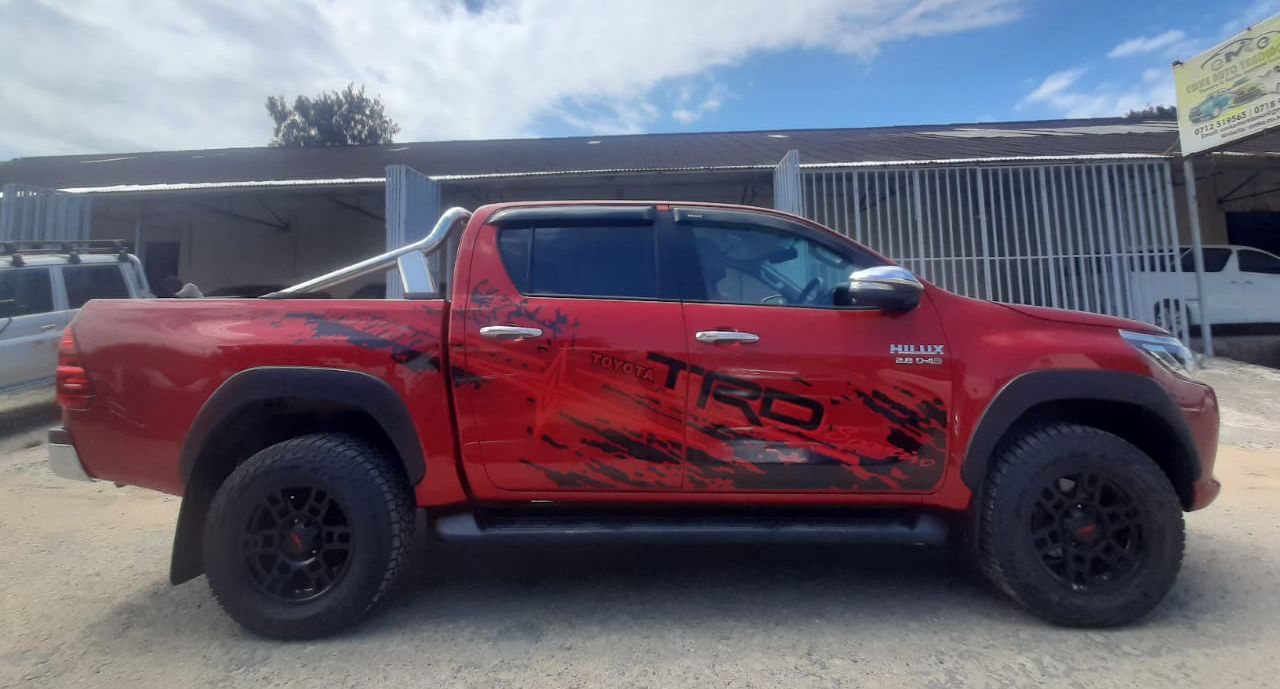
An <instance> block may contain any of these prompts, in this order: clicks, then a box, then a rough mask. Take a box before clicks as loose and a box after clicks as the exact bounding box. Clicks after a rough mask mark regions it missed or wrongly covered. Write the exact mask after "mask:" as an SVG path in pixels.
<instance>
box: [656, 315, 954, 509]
mask: <svg viewBox="0 0 1280 689" xmlns="http://www.w3.org/2000/svg"><path fill="white" fill-rule="evenodd" d="M685 320H686V323H687V325H686V328H687V332H686V335H687V336H688V338H689V341H690V356H689V361H688V366H687V368H682V367H681V364H679V363H673V364H669V365H668V366H667V368H666V369H665V370H664V371H663V374H664V378H665V380H667V381H671V380H673V379H675V380H688V381H689V384H690V385H691V386H692V388H691V389H690V391H689V395H690V398H689V407H688V410H687V418H688V426H689V438H688V450H687V468H686V479H685V485H686V487H687V488H689V489H691V490H706V491H796V490H800V491H849V492H924V491H928V490H930V489H932V488H933V487H934V486H936V485H937V484H938V482H939V481H940V480H941V478H942V472H943V469H944V466H945V457H946V443H947V422H948V414H947V406H948V401H949V400H950V398H951V382H950V381H951V364H950V361H949V359H948V357H947V356H946V349H945V344H944V342H945V341H944V339H943V333H942V329H941V326H940V325H939V323H938V319H937V317H936V315H935V314H934V312H933V310H932V307H931V306H930V305H929V302H928V300H927V299H926V300H925V301H924V302H923V303H922V304H921V305H920V306H919V307H917V308H916V309H915V310H913V311H911V312H909V313H906V314H901V315H887V314H884V313H882V312H878V311H856V310H838V309H809V308H788V307H770V306H745V305H730V304H686V305H685ZM712 330H728V331H738V332H743V333H751V334H753V335H757V336H758V337H759V340H758V341H757V342H754V343H750V344H737V343H733V344H710V343H704V342H699V341H698V340H697V339H696V333H698V332H700V331H712ZM895 352H899V353H895ZM901 352H909V353H907V354H903V353H901Z"/></svg>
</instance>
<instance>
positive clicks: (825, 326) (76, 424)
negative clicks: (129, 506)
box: [63, 202, 1218, 511]
mask: <svg viewBox="0 0 1280 689" xmlns="http://www.w3.org/2000/svg"><path fill="white" fill-rule="evenodd" d="M629 203H630V205H637V204H636V202H629ZM593 204H594V205H600V204H599V203H598V202H593ZM512 205H523V206H528V205H531V204H505V205H502V204H500V205H492V206H486V207H483V208H481V209H479V210H477V211H476V212H475V214H474V216H473V217H472V219H471V220H470V222H469V223H468V224H467V226H466V228H465V229H464V230H463V231H462V235H461V238H460V241H459V249H458V260H457V263H456V266H455V270H454V272H453V280H452V285H451V286H450V287H451V294H450V296H449V299H447V300H444V299H436V300H408V301H357V300H317V299H291V300H165V301H136V300H135V301H95V302H91V303H90V304H89V305H88V306H87V307H86V308H84V309H83V310H82V311H81V312H80V314H79V316H78V317H77V318H76V320H75V322H74V323H73V324H72V325H71V327H70V332H71V334H72V336H73V339H74V349H75V351H74V354H75V357H76V360H77V361H78V362H80V363H81V364H82V365H83V367H84V369H85V371H86V372H87V375H88V378H89V380H90V382H91V387H92V395H93V397H92V399H91V402H90V403H89V404H88V405H87V409H83V410H76V409H65V410H64V412H63V420H64V425H65V426H66V428H67V430H68V432H69V433H70V435H71V437H72V439H73V441H74V444H75V447H76V449H77V451H78V453H79V456H80V459H81V461H82V463H83V465H84V468H85V469H86V470H87V472H88V473H89V474H90V475H92V476H94V477H97V478H102V479H107V480H112V481H118V482H121V483H127V484H133V485H138V486H144V487H148V488H153V489H156V490H160V491H164V492H168V493H173V494H178V495H181V494H183V493H184V491H186V489H187V486H185V485H184V481H183V475H182V473H181V472H180V470H179V456H180V454H181V452H182V450H183V445H184V441H185V440H186V437H187V433H188V429H190V428H191V427H192V425H193V424H194V423H195V422H196V420H197V417H198V415H199V414H200V412H201V410H202V408H204V407H205V405H206V403H207V402H208V401H209V399H210V397H211V396H212V395H213V394H214V392H215V391H216V390H218V389H219V388H220V386H222V385H223V384H224V383H226V381H227V380H228V379H230V378H231V377H232V376H233V375H235V374H237V373H238V372H241V371H246V370H248V369H252V368H255V367H263V366H288V367H320V368H329V369H345V370H351V371H358V372H362V373H367V374H369V375H371V376H374V377H376V378H378V379H380V380H382V381H385V382H386V383H387V384H388V385H390V387H391V388H392V389H393V390H394V392H395V393H396V395H397V396H398V397H399V399H400V400H401V401H402V402H403V404H404V405H405V407H406V408H407V409H408V411H409V414H410V416H411V418H412V423H413V425H414V431H415V433H416V436H417V438H418V439H419V441H420V443H421V445H422V451H423V455H424V459H425V464H426V475H425V478H424V479H423V480H422V481H420V482H419V483H418V484H417V485H416V486H415V494H416V498H417V502H418V504H419V505H420V506H423V507H432V508H447V507H459V506H466V505H469V504H476V503H485V504H494V503H512V504H514V503H525V502H528V501H531V500H555V501H557V502H575V501H578V502H591V503H672V504H674V503H703V504H711V503H724V504H739V505H742V504H760V505H764V504H784V505H803V504H828V505H830V504H854V505H899V506H924V507H930V508H936V509H941V510H954V511H963V510H965V509H967V508H968V507H969V505H970V502H971V499H972V497H973V488H972V487H971V486H970V485H969V484H967V483H966V482H965V480H963V477H962V476H961V468H962V466H963V465H964V464H965V462H966V461H972V459H971V458H969V454H970V453H969V449H970V444H971V440H973V438H974V434H975V429H976V428H977V427H978V425H979V423H980V421H981V420H982V419H983V417H984V414H985V413H987V411H988V410H989V408H990V407H991V405H992V402H993V400H994V399H995V398H996V397H997V396H998V395H999V393H1001V391H1002V390H1004V389H1005V388H1006V386H1008V385H1009V384H1010V383H1011V382H1012V381H1014V380H1015V379H1016V378H1018V377H1019V376H1021V375H1023V374H1025V373H1027V372H1032V371H1040V370H1060V371H1110V372H1123V373H1131V374H1136V375H1138V376H1142V377H1144V378H1148V379H1151V380H1154V381H1155V382H1156V383H1158V384H1159V385H1160V387H1162V388H1163V389H1164V390H1165V391H1166V392H1167V394H1168V395H1169V397H1170V398H1172V399H1173V400H1174V402H1175V403H1176V405H1177V408H1178V410H1180V413H1181V416H1182V423H1184V424H1185V426H1186V428H1187V430H1188V432H1189V434H1190V436H1191V438H1192V439H1193V442H1194V449H1195V454H1196V458H1195V459H1196V461H1197V462H1198V464H1199V469H1200V471H1199V479H1198V480H1197V481H1196V483H1195V485H1194V486H1193V487H1192V489H1191V493H1192V495H1193V498H1192V500H1191V501H1190V503H1189V504H1188V505H1187V507H1188V508H1189V509H1196V508H1200V507H1203V506H1205V505H1207V504H1208V502H1209V501H1211V500H1212V499H1213V497H1214V496H1215V495H1216V493H1217V482H1216V481H1215V480H1214V479H1213V476H1212V468H1213V459H1214V454H1215V449H1216V442H1217V427H1218V423H1217V404H1216V399H1215V397H1214V394H1213V391H1212V390H1211V389H1210V388H1208V387H1207V386H1204V385H1201V384H1199V383H1196V382H1193V381H1190V380H1187V379H1184V378H1182V377H1179V376H1176V375H1174V374H1173V373H1170V372H1169V371H1167V370H1165V369H1164V368H1162V367H1161V366H1159V365H1157V364H1156V363H1155V362H1153V361H1152V360H1151V359H1149V358H1148V357H1146V356H1145V355H1143V354H1142V353H1140V352H1139V351H1137V350H1136V349H1135V348H1134V347H1133V346H1131V345H1130V344H1128V343H1127V342H1125V341H1124V340H1122V339H1121V338H1120V337H1119V336H1118V334H1117V329H1128V330H1133V331H1139V332H1149V333H1158V332H1159V331H1158V329H1156V328H1153V327H1152V326H1148V325H1145V324H1142V323H1137V322H1133V321H1127V320H1124V319H1117V318H1112V317H1108V316H1097V315H1091V314H1083V313H1076V312H1066V311H1058V310H1053V309H1041V308H1033V307H1023V306H1011V305H1003V304H993V303H989V302H983V301H978V300H974V299H969V298H965V297H961V296H958V295H955V294H951V293H949V292H946V291H945V290H942V289H939V288H937V287H934V286H932V285H926V287H925V292H924V295H923V297H922V300H921V303H920V305H919V306H918V307H916V308H915V309H912V310H911V311H908V312H906V313H887V312H882V311H868V310H849V309H837V308H796V307H776V306H742V305H727V304H714V303H692V302H682V301H679V300H667V301H663V300H610V299H583V298H557V297H533V296H528V297H527V296H523V295H521V294H520V293H519V291H517V289H516V287H515V285H514V284H513V282H512V280H511V278H510V277H509V276H508V274H507V271H506V269H505V267H504V264H503V261H502V258H501V256H500V255H499V250H498V246H497V240H496V237H497V228H495V227H494V226H493V225H491V224H489V223H488V219H489V218H490V217H491V216H492V215H493V213H495V212H497V211H499V210H501V209H503V208H507V207H510V206H512ZM558 205H571V204H558ZM671 205H672V206H673V207H674V206H684V207H689V206H691V205H699V206H703V205H705V204H671ZM750 210H752V211H753V212H759V213H763V214H769V215H782V214H778V213H775V212H773V211H766V210H761V209H750ZM657 212H658V213H667V212H669V211H668V208H667V207H666V206H659V207H658V209H657ZM783 217H786V218H788V219H790V220H792V221H795V222H802V223H805V224H808V225H810V226H813V227H817V226H815V225H812V223H808V221H802V220H799V219H796V218H792V217H791V216H783ZM823 231H824V232H828V233H830V231H829V230H825V229H823ZM830 234H831V236H832V237H836V238H837V241H840V242H848V240H847V239H844V238H843V237H838V235H835V234H834V233H830ZM487 325H521V326H535V327H539V328H541V329H543V330H544V331H545V332H546V333H547V335H548V336H547V337H544V338H540V339H537V340H528V341H519V342H503V341H494V340H488V339H484V338H481V337H480V336H479V331H480V328H482V327H484V326H487ZM700 330H743V331H748V332H752V333H756V334H759V335H760V336H761V340H760V342H759V343H756V344H753V345H750V346H744V345H736V344H730V345H724V344H715V345H713V344H704V343H702V342H698V341H696V340H695V339H694V338H693V336H692V335H693V333H695V332H697V331H700ZM903 345H906V346H908V347H918V348H919V349H918V351H919V352H921V353H924V355H925V356H926V357H928V358H932V356H931V355H930V354H929V352H930V351H931V349H930V348H940V349H941V350H942V352H943V353H942V354H941V356H938V357H937V358H938V359H940V360H941V361H940V362H932V363H931V364H930V365H914V366H906V365H898V364H897V363H896V357H895V356H894V355H893V351H894V347H895V346H898V347H900V346H903ZM899 351H903V350H899ZM907 351H911V352H912V354H911V356H914V352H915V351H917V350H907ZM934 364H936V365H934ZM282 394H287V391H282Z"/></svg>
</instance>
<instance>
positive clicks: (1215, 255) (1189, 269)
mask: <svg viewBox="0 0 1280 689" xmlns="http://www.w3.org/2000/svg"><path fill="white" fill-rule="evenodd" d="M1230 258H1231V249H1220V248H1215V249H1205V250H1204V272H1206V273H1221V272H1222V269H1223V268H1226V267H1227V261H1228V260H1229V259H1230ZM1182 271H1183V272H1184V273H1194V272H1196V254H1195V251H1194V250H1192V249H1187V250H1186V251H1184V252H1183V253H1182Z"/></svg>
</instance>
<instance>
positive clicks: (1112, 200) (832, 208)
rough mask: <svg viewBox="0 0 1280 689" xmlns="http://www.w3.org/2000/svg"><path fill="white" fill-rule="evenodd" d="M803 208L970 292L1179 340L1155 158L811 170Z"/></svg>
mask: <svg viewBox="0 0 1280 689" xmlns="http://www.w3.org/2000/svg"><path fill="white" fill-rule="evenodd" d="M801 180H802V190H803V194H802V196H803V209H802V210H803V214H804V215H805V216H806V217H808V218H810V219H812V220H815V221H817V222H819V223H822V224H824V225H826V226H828V227H831V228H832V229H835V230H837V231H839V232H841V233H843V234H845V235H848V236H849V237H852V238H853V239H855V240H857V241H859V242H861V243H862V244H864V245H866V246H869V247H871V248H872V249H875V250H876V251H878V252H880V253H882V254H885V255H886V256H888V257H890V258H892V259H893V260H895V261H897V262H899V263H901V264H902V265H904V266H906V267H908V268H910V269H911V270H913V271H915V272H917V273H918V274H919V275H921V276H922V277H924V278H926V279H928V280H929V281H931V282H933V283H935V284H937V285H939V286H941V287H943V288H946V289H948V290H952V291H954V292H959V293H960V294H965V295H968V296H973V297H979V298H982V299H993V300H996V301H1004V302H1011V303H1019V304H1031V305H1039V306H1053V307H1059V308H1067V309H1078V310H1082V311H1093V312H1096V313H1106V314H1112V315H1117V316H1124V317H1127V318H1133V319H1136V320H1141V321H1146V322H1149V323H1157V324H1159V325H1162V326H1164V327H1167V328H1170V329H1171V330H1172V331H1174V332H1175V334H1176V335H1178V337H1180V338H1182V339H1183V340H1184V341H1186V340H1187V338H1188V332H1187V330H1188V328H1187V313H1188V309H1189V308H1190V307H1189V302H1193V301H1195V296H1196V295H1195V294H1194V288H1193V287H1188V286H1189V285H1193V282H1191V278H1192V275H1191V274H1184V275H1181V276H1177V275H1170V273H1175V274H1176V273H1179V272H1181V266H1180V260H1179V254H1180V251H1179V247H1178V237H1177V231H1176V221H1175V219H1174V214H1173V193H1172V181H1171V178H1170V171H1169V167H1168V164H1167V163H1165V162H1163V161H1149V160H1148V161H1133V162H1105V163H1072V164H1048V165H1008V166H999V167H996V166H964V167H942V166H939V167H918V168H916V167H913V168H910V169H903V168H890V167H881V168H862V167H859V168H854V169H849V168H846V169H814V168H809V169H805V170H803V171H802V172H801Z"/></svg>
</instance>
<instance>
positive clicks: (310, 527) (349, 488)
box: [204, 433, 414, 639]
mask: <svg viewBox="0 0 1280 689" xmlns="http://www.w3.org/2000/svg"><path fill="white" fill-rule="evenodd" d="M413 526H414V514H413V502H412V492H411V491H410V489H409V486H408V485H407V482H406V481H405V479H404V477H403V476H402V475H401V474H400V473H399V472H398V471H397V470H396V469H395V468H393V466H392V465H391V464H390V463H389V462H388V461H387V458H386V457H385V456H383V454H382V453H381V452H380V451H379V450H378V449H377V448H376V447H374V446H373V445H371V444H369V443H367V442H365V441H363V440H361V439H359V438H356V437H353V436H349V435H342V434H336V433H324V434H315V435H305V436H300V437H297V438H292V439H290V440H286V441H284V442H281V443H277V444H275V445H272V446H270V447H268V448H266V449H264V450H262V451H261V452H258V453H257V454H255V455H253V456H252V457H250V458H249V459H248V460H247V461H245V462H244V464H241V465H240V466H239V467H237V468H236V470H235V471H234V472H232V474H231V476H230V477H228V478H227V480H226V481H225V482H224V483H223V484H222V486H221V487H220V488H219V489H218V493H217V495H216V496H215V497H214V500H213V504H212V505H211V506H210V507H209V517H208V519H207V520H206V525H205V538H204V564H205V571H206V572H208V576H209V586H210V588H212V589H213V594H214V597H215V598H217V600H218V603H219V604H220V605H221V606H222V608H223V609H224V610H226V611H227V613H228V614H229V615H230V616H231V617H232V619H234V620H235V621H236V622H238V623H240V625H241V626H243V627H245V628H246V629H248V630H249V631H252V632H254V633H256V634H261V635H262V636H267V637H272V638H276V639H307V638H316V637H320V636H325V635H327V634H331V633H333V632H336V631H338V630H340V629H342V628H345V627H348V626H350V625H353V624H355V623H356V622H358V621H359V620H360V619H361V618H362V617H363V616H364V615H365V614H366V613H368V612H369V611H370V610H371V609H372V608H373V607H374V605H375V604H376V603H377V602H378V600H379V599H381V598H382V597H383V595H385V594H386V593H387V591H388V590H389V589H390V588H391V587H392V585H393V584H394V583H395V581H396V578H397V576H398V574H399V572H400V570H401V568H402V565H403V563H404V560H405V556H406V553H407V551H408V546H409V542H410V540H411V536H412V532H413Z"/></svg>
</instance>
